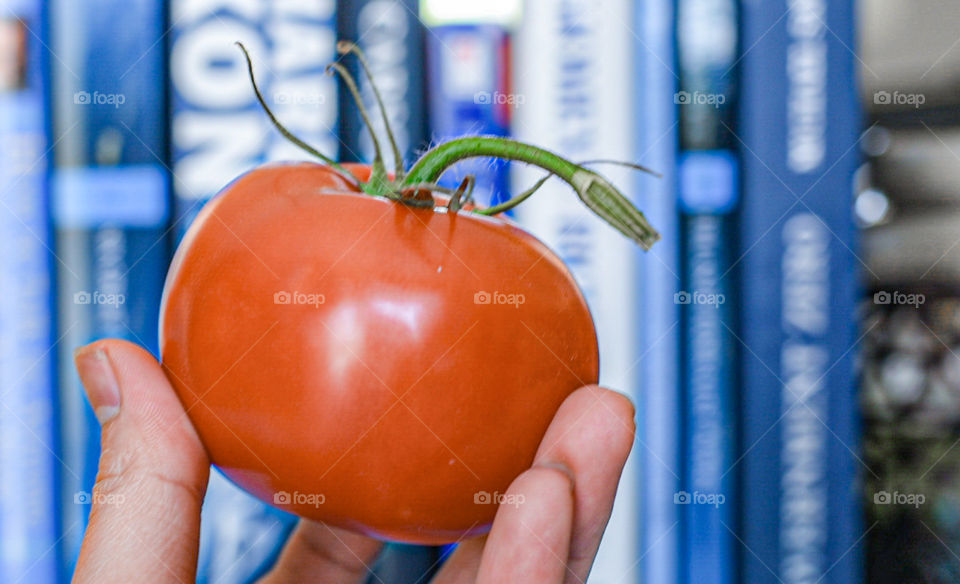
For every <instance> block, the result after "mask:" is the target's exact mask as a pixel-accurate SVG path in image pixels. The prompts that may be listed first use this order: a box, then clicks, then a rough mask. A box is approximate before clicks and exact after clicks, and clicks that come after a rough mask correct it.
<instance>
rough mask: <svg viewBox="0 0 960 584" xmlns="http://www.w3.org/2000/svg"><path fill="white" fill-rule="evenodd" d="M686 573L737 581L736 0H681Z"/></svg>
mask: <svg viewBox="0 0 960 584" xmlns="http://www.w3.org/2000/svg"><path fill="white" fill-rule="evenodd" d="M676 7H677V49H678V50H677V54H678V63H679V75H680V85H679V91H678V92H677V93H676V95H675V97H674V102H675V103H676V107H677V111H678V112H679V121H680V126H679V127H680V150H681V154H680V158H679V161H678V173H677V174H678V177H677V179H678V192H679V197H680V201H679V202H680V213H681V218H680V222H681V223H680V233H681V242H680V245H681V250H682V253H681V262H680V265H681V271H680V282H679V289H678V291H677V292H676V294H675V296H674V298H675V302H677V303H678V304H679V306H680V311H681V325H682V328H681V331H680V335H681V342H680V347H681V360H680V365H681V368H680V371H681V375H680V380H681V398H682V402H683V413H684V416H683V426H682V429H683V440H682V456H683V461H684V468H683V473H682V474H681V477H680V478H681V491H680V492H679V493H678V495H677V497H676V499H677V503H678V504H680V505H683V507H681V514H682V523H681V525H680V527H681V528H682V529H681V535H682V543H681V547H680V557H681V580H682V581H683V582H686V583H690V584H733V583H734V582H735V581H736V577H737V571H736V560H737V547H736V546H737V542H736V539H735V538H734V535H733V532H732V531H731V530H732V529H735V528H736V525H737V523H736V504H737V497H736V492H735V486H736V481H735V478H736V472H735V469H734V468H733V465H734V461H735V455H734V452H735V442H734V440H735V438H736V432H735V429H736V422H737V416H736V410H735V408H736V401H735V398H736V395H737V380H736V358H737V341H736V336H735V335H736V333H735V330H736V328H737V324H736V322H735V321H736V315H737V313H736V310H735V308H734V304H735V290H736V288H735V283H734V277H735V272H734V270H733V262H734V260H735V257H734V250H735V248H736V240H735V234H736V226H735V225H734V215H733V212H734V210H735V208H736V204H737V200H738V195H739V188H740V185H739V177H738V172H737V168H738V160H737V157H736V153H735V151H734V148H735V139H734V137H733V135H732V131H733V128H734V125H735V119H734V118H735V116H734V113H735V103H736V78H735V65H736V60H737V57H738V54H737V35H738V32H739V23H738V22H737V1H736V0H677V4H676Z"/></svg>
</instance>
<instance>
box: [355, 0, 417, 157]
mask: <svg viewBox="0 0 960 584" xmlns="http://www.w3.org/2000/svg"><path fill="white" fill-rule="evenodd" d="M418 4H419V2H418V1H417V0H340V1H339V2H338V3H337V38H339V39H340V40H349V41H353V42H355V43H357V45H358V46H359V47H360V49H362V50H363V52H364V53H365V54H366V59H367V62H368V64H369V66H370V70H371V72H372V73H373V76H374V78H375V80H376V82H377V87H378V89H379V90H380V94H381V96H382V97H383V102H384V105H385V106H386V110H387V116H388V119H389V121H390V127H391V128H392V129H393V133H394V135H395V136H396V139H397V148H398V149H399V150H400V155H401V156H402V157H403V161H404V163H405V165H406V166H409V165H410V164H411V163H412V162H413V160H414V158H415V157H416V155H417V153H418V152H419V151H422V150H423V149H424V147H426V145H427V141H428V139H429V137H428V134H427V111H426V110H427V108H426V99H425V98H426V58H425V50H426V48H425V42H426V41H425V39H424V34H425V33H426V30H425V28H424V26H423V23H422V22H421V21H420V18H419V16H418V14H419V6H418ZM344 64H345V65H346V67H347V69H348V70H349V71H350V72H351V73H352V74H353V76H354V78H355V79H356V80H357V83H358V85H359V87H360V94H361V95H362V97H363V103H364V106H365V107H366V109H367V111H368V112H369V113H370V116H371V121H372V122H373V127H374V130H375V131H376V132H377V134H378V135H379V136H381V137H386V131H385V128H384V125H383V121H382V120H383V118H382V116H381V115H380V112H379V110H378V108H377V103H376V99H375V96H374V94H373V91H372V89H371V86H370V83H369V81H368V80H367V79H366V77H365V76H364V74H363V71H362V69H361V68H360V66H359V64H358V63H357V60H356V59H355V58H353V57H346V58H345V59H344ZM381 139H383V138H381ZM382 146H383V149H384V150H383V155H384V162H385V163H386V166H387V169H388V170H391V171H392V170H393V169H394V167H395V164H394V160H393V153H392V152H391V150H390V147H389V145H388V144H387V143H386V142H383V143H382ZM340 160H341V161H351V162H367V163H369V162H371V161H372V160H373V142H372V141H371V140H370V133H369V131H368V130H367V128H366V127H365V126H364V125H363V120H362V119H361V117H360V111H359V110H358V108H357V106H356V104H355V103H354V101H353V98H352V97H351V96H350V93H349V92H348V91H346V90H345V88H344V90H342V91H340Z"/></svg>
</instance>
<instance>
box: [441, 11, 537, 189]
mask: <svg viewBox="0 0 960 584" xmlns="http://www.w3.org/2000/svg"><path fill="white" fill-rule="evenodd" d="M509 55H510V37H509V35H508V32H507V29H506V28H505V27H503V26H500V25H496V24H445V25H440V26H435V27H432V28H431V30H430V34H428V35H427V63H428V66H429V75H428V76H429V85H428V95H429V100H428V101H429V103H430V129H431V132H432V139H433V141H434V142H443V141H446V140H449V139H451V138H459V137H461V136H479V135H487V136H506V135H508V133H509V128H510V118H511V114H512V110H513V109H515V108H516V107H518V106H519V105H521V103H520V102H521V101H522V98H521V97H520V96H519V95H515V94H512V93H511V92H510V84H509ZM470 174H472V175H474V177H475V178H476V184H475V187H474V191H473V199H474V200H475V201H476V202H477V203H479V204H480V205H481V206H489V205H495V204H497V203H500V202H503V201H505V200H507V199H508V198H509V196H508V190H509V186H510V185H509V178H510V174H509V164H507V163H506V162H504V161H502V160H497V159H491V158H471V159H468V160H465V161H463V162H460V163H458V164H457V165H455V166H454V167H453V168H452V169H451V170H450V171H449V172H447V173H446V174H444V176H443V177H442V178H441V180H440V181H439V182H440V184H441V185H444V186H447V187H450V188H456V187H457V186H459V185H460V182H461V181H462V180H463V179H464V178H465V177H466V176H467V175H470Z"/></svg>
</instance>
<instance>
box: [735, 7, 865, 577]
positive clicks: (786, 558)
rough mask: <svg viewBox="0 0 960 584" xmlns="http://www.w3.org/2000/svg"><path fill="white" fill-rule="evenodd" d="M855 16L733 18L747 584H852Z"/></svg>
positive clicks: (858, 529) (800, 12) (856, 494)
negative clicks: (737, 43)
mask: <svg viewBox="0 0 960 584" xmlns="http://www.w3.org/2000/svg"><path fill="white" fill-rule="evenodd" d="M853 4H854V3H853V2H851V1H837V2H830V3H828V4H827V3H820V2H808V1H806V0H802V1H799V2H789V3H787V2H766V3H752V2H747V3H742V4H741V10H742V17H741V18H742V23H743V24H742V28H741V31H742V37H741V46H742V47H744V51H743V53H742V55H741V57H742V58H741V61H740V78H741V85H740V87H741V94H740V95H741V99H740V109H739V116H738V122H739V123H738V126H737V128H738V129H737V135H738V136H739V140H738V142H739V146H740V153H741V156H740V158H741V168H742V173H743V179H742V187H743V191H742V200H741V211H740V238H739V246H738V252H737V255H738V257H740V258H741V259H740V261H739V262H738V264H737V267H738V269H740V271H741V282H742V285H741V287H740V288H741V292H740V306H741V307H742V310H741V321H740V331H741V332H740V339H741V342H742V350H741V351H740V354H741V357H740V365H741V370H742V377H743V379H742V384H741V399H740V401H741V404H742V407H741V410H740V412H741V413H740V417H741V420H742V428H741V434H742V436H741V444H740V448H739V449H738V456H739V457H742V458H741V460H740V462H739V463H738V464H737V469H738V472H739V473H740V480H741V481H742V485H743V491H744V496H743V497H742V498H741V509H742V513H741V520H740V522H741V526H740V530H739V536H738V537H739V539H740V540H741V542H740V543H741V545H740V546H739V549H740V556H741V562H742V565H743V579H744V581H746V582H771V581H777V582H782V583H783V584H794V583H798V582H813V581H819V582H823V583H824V584H829V583H834V582H836V583H840V582H844V583H846V582H858V581H860V580H861V574H862V569H861V564H862V560H861V558H862V555H863V553H862V552H863V550H862V546H863V542H864V539H863V538H862V537H861V536H863V535H864V532H865V531H866V527H865V526H864V525H862V522H861V518H860V508H861V504H860V486H859V484H858V479H857V475H858V473H859V472H860V471H861V466H860V464H861V463H860V462H859V458H858V456H859V455H858V454H857V453H858V450H859V445H858V444H859V440H858V435H859V428H858V412H857V403H858V401H857V394H856V383H855V375H854V355H855V354H856V352H857V339H858V336H857V334H856V330H857V323H856V320H855V314H856V310H855V308H856V298H857V276H858V267H859V262H858V261H857V259H856V255H855V254H856V249H857V242H856V237H855V229H854V222H853V214H852V191H853V179H854V173H855V171H856V169H857V167H858V165H859V160H858V158H859V156H858V150H859V147H858V137H859V135H860V132H861V116H860V112H859V110H858V107H857V92H856V91H854V80H855V79H856V69H855V67H854V63H855V56H854V54H853V53H852V52H851V50H850V47H853V46H855V43H854V5H853Z"/></svg>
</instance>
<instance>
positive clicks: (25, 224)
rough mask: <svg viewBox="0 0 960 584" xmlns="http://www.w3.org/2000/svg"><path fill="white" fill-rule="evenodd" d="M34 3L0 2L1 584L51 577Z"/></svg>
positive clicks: (55, 527)
mask: <svg viewBox="0 0 960 584" xmlns="http://www.w3.org/2000/svg"><path fill="white" fill-rule="evenodd" d="M44 19H45V14H44V8H43V2H41V1H40V0H2V1H0V144H2V145H3V147H2V150H0V249H2V250H3V260H0V290H3V296H4V298H3V302H2V303H0V403H2V407H0V473H2V479H3V480H2V481H0V582H31V583H33V582H37V583H39V584H56V583H57V582H58V581H59V574H60V567H59V559H60V555H59V542H60V538H59V518H58V516H57V515H58V510H59V491H58V488H57V485H58V480H59V473H60V471H61V469H62V467H61V465H60V463H59V462H58V455H59V454H58V453H59V445H58V443H57V423H56V407H55V400H56V386H55V371H54V355H53V353H52V352H51V350H50V349H51V347H52V346H53V345H54V339H55V336H54V331H53V314H52V308H53V306H52V290H51V285H52V282H51V259H52V257H51V254H50V251H51V249H52V247H53V242H52V239H51V234H50V225H49V213H48V202H49V199H48V196H47V179H46V173H47V168H48V160H47V157H46V154H45V152H46V150H47V147H48V144H49V141H48V139H47V135H46V132H47V125H46V117H45V113H44V112H45V108H46V105H47V100H46V95H45V92H46V80H45V79H44V72H43V68H44V63H45V61H46V55H47V53H46V51H45V49H44V43H45V42H46V41H44V40H42V38H43V36H44V35H45V33H46V30H45V29H46V26H45V22H44Z"/></svg>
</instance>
